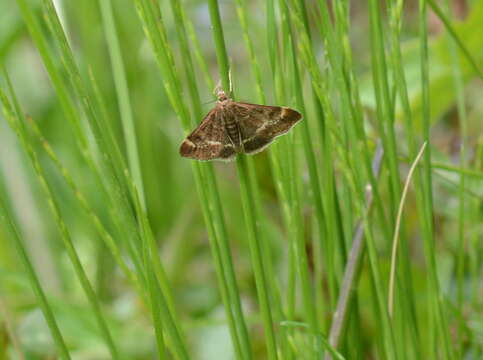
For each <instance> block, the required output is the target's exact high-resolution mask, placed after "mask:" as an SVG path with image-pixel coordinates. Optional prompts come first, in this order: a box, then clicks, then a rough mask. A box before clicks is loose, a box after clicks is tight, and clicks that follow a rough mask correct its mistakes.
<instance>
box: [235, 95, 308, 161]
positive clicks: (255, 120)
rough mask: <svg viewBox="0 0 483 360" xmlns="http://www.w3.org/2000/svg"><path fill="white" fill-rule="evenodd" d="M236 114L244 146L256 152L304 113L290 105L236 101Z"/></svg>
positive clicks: (285, 131)
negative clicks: (289, 106)
mask: <svg viewBox="0 0 483 360" xmlns="http://www.w3.org/2000/svg"><path fill="white" fill-rule="evenodd" d="M234 106H236V112H235V113H236V116H237V121H238V124H239V127H240V131H241V133H242V139H243V148H244V150H245V152H246V153H248V154H254V153H257V152H260V151H262V150H263V149H265V148H266V147H267V146H268V145H269V144H270V143H271V142H272V141H273V140H274V139H275V138H276V137H277V136H280V135H283V134H285V133H287V132H288V131H289V130H290V129H291V128H292V127H293V126H294V125H295V124H297V122H298V121H300V119H302V114H300V113H299V112H298V111H295V110H293V109H290V108H288V107H281V106H267V105H257V104H248V103H241V102H236V103H235V104H234Z"/></svg>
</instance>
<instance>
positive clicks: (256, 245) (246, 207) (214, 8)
mask: <svg viewBox="0 0 483 360" xmlns="http://www.w3.org/2000/svg"><path fill="white" fill-rule="evenodd" d="M208 5H209V10H210V19H211V23H212V26H213V38H214V42H215V49H216V56H217V60H218V66H219V73H220V77H221V83H222V86H223V88H224V89H225V90H227V89H229V90H230V92H232V91H233V89H231V84H230V79H229V71H230V67H229V63H228V56H227V52H226V47H225V40H224V35H223V28H222V25H221V18H220V12H219V8H218V2H217V1H216V0H211V1H209V2H208ZM227 91H228V90H227ZM231 96H232V97H233V93H231ZM248 161H249V160H248V159H247V158H246V157H245V156H244V155H239V156H237V160H236V164H237V172H238V177H239V180H240V189H241V198H242V205H243V212H244V215H245V221H246V225H247V231H248V241H249V246H250V253H251V257H252V265H253V271H254V275H255V281H256V286H257V293H258V299H259V301H260V310H261V313H262V318H263V322H264V330H265V337H266V343H267V356H268V358H269V359H277V344H276V338H275V333H274V328H273V314H272V311H271V307H270V299H269V295H268V288H269V286H268V280H267V274H266V269H265V268H264V267H265V266H266V265H267V264H265V265H264V264H263V259H262V249H261V244H260V240H261V237H260V233H259V231H258V230H257V220H256V218H255V217H256V213H257V210H256V209H257V205H256V203H255V202H256V201H257V200H258V199H257V200H255V198H254V197H255V194H254V189H253V186H255V184H253V182H252V180H251V177H250V174H249V165H248ZM250 170H251V169H250Z"/></svg>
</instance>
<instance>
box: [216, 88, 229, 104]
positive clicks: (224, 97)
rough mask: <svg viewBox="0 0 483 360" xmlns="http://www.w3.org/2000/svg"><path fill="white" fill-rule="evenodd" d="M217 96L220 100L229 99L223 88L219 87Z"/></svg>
mask: <svg viewBox="0 0 483 360" xmlns="http://www.w3.org/2000/svg"><path fill="white" fill-rule="evenodd" d="M216 97H217V98H218V101H225V100H227V99H228V97H227V96H226V94H225V92H224V91H223V90H221V89H218V91H217V92H216Z"/></svg>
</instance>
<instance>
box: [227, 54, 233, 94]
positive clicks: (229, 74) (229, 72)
mask: <svg viewBox="0 0 483 360" xmlns="http://www.w3.org/2000/svg"><path fill="white" fill-rule="evenodd" d="M230 62H231V60H230ZM228 82H229V84H230V97H231V96H233V82H232V79H231V66H230V68H229V69H228Z"/></svg>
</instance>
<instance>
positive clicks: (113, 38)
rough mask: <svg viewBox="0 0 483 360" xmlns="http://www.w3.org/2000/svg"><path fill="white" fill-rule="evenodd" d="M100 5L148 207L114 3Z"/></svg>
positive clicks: (133, 165) (132, 157)
mask: <svg viewBox="0 0 483 360" xmlns="http://www.w3.org/2000/svg"><path fill="white" fill-rule="evenodd" d="M99 6H100V8H101V14H102V20H103V25H104V32H105V34H106V42H107V47H108V49H109V55H110V58H111V64H112V73H113V77H114V84H115V85H116V93H117V98H118V102H119V113H120V115H121V120H122V125H123V130H124V140H125V142H126V150H127V158H128V164H129V169H130V170H131V175H132V177H133V179H134V182H135V184H136V188H137V189H138V191H139V196H140V200H141V204H142V206H143V208H146V202H145V195H144V185H143V180H142V174H141V165H140V163H139V154H138V146H137V139H136V127H135V124H134V118H133V112H132V108H131V101H130V99H129V88H128V84H127V79H126V71H125V66H124V61H123V58H122V53H121V47H120V44H119V39H118V35H117V30H116V24H115V19H114V14H113V11H112V3H111V1H110V0H101V1H99Z"/></svg>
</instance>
